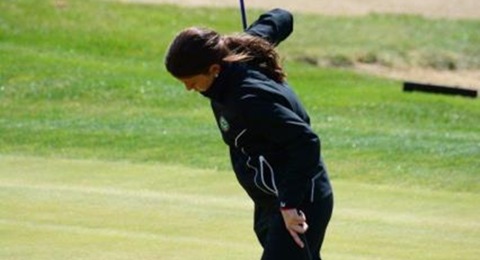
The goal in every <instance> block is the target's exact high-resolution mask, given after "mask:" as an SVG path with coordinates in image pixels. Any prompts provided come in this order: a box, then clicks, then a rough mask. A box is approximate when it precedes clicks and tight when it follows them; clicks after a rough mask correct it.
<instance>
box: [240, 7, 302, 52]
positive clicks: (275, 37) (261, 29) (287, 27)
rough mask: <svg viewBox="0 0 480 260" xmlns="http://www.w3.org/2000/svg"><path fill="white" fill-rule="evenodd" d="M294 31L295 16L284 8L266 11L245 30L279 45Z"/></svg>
mask: <svg viewBox="0 0 480 260" xmlns="http://www.w3.org/2000/svg"><path fill="white" fill-rule="evenodd" d="M292 31H293V16H292V14H291V13H290V12H288V11H286V10H283V9H278V8H277V9H273V10H271V11H269V12H266V13H264V14H262V15H260V17H259V18H258V19H257V20H256V21H255V22H253V24H252V25H250V27H248V28H247V29H246V30H245V32H246V33H248V34H250V35H253V36H257V37H261V38H263V39H265V40H267V41H268V42H270V43H271V44H273V45H278V44H279V43H280V42H282V41H283V40H285V39H286V38H287V37H288V36H289V35H290V34H291V33H292Z"/></svg>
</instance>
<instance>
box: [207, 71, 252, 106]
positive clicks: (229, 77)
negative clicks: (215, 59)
mask: <svg viewBox="0 0 480 260" xmlns="http://www.w3.org/2000/svg"><path fill="white" fill-rule="evenodd" d="M245 72H246V68H245V65H243V64H241V63H225V64H222V70H221V71H220V73H219V74H218V77H217V78H215V80H214V81H213V83H212V86H210V88H208V89H207V90H206V91H204V92H200V93H201V94H202V95H203V96H205V97H207V98H209V99H211V100H215V101H220V100H221V99H222V97H223V96H224V93H225V92H226V91H227V90H228V89H231V88H232V87H234V86H237V85H239V84H240V81H241V78H242V77H243V76H244V75H245Z"/></svg>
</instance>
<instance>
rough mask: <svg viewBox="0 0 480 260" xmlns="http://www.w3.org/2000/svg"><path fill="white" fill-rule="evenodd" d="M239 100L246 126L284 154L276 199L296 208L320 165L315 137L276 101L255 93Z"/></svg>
mask: <svg viewBox="0 0 480 260" xmlns="http://www.w3.org/2000/svg"><path fill="white" fill-rule="evenodd" d="M241 102H242V114H243V116H244V117H245V119H246V122H247V128H248V129H249V130H252V131H254V132H255V134H258V135H260V136H262V137H263V138H266V139H267V140H269V141H270V142H272V143H275V144H276V147H279V148H280V149H281V152H282V153H283V154H284V155H285V156H286V157H285V158H286V161H285V167H284V168H283V169H282V171H281V172H282V178H281V181H280V182H279V183H277V188H278V198H279V201H280V205H281V207H283V208H297V207H298V206H299V205H300V203H301V202H302V200H303V199H304V197H305V194H306V188H307V187H308V184H309V182H310V178H311V176H313V174H314V173H315V171H317V170H318V166H319V165H320V140H319V138H318V136H317V135H316V134H315V133H314V132H313V130H312V129H311V127H310V125H309V124H308V123H307V122H305V121H304V120H302V119H301V118H300V117H299V116H298V115H297V114H295V113H294V112H293V111H291V110H290V109H288V108H286V107H284V106H282V105H280V104H278V103H275V102H271V101H268V100H262V99H261V98H258V97H255V96H247V97H244V98H243V99H242V101H241Z"/></svg>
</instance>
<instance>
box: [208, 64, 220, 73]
mask: <svg viewBox="0 0 480 260" xmlns="http://www.w3.org/2000/svg"><path fill="white" fill-rule="evenodd" d="M221 70H222V67H221V66H220V64H212V65H211V66H210V68H208V73H209V74H210V75H218V74H219V73H220V71H221Z"/></svg>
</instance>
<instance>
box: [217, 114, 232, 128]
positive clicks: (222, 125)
mask: <svg viewBox="0 0 480 260" xmlns="http://www.w3.org/2000/svg"><path fill="white" fill-rule="evenodd" d="M218 123H219V124H220V129H222V131H223V132H227V131H228V130H230V124H229V123H228V121H227V119H225V117H223V116H220V118H219V119H218Z"/></svg>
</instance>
